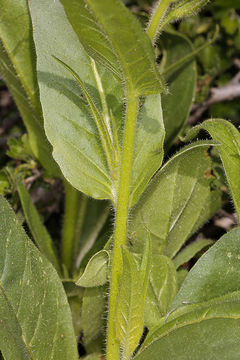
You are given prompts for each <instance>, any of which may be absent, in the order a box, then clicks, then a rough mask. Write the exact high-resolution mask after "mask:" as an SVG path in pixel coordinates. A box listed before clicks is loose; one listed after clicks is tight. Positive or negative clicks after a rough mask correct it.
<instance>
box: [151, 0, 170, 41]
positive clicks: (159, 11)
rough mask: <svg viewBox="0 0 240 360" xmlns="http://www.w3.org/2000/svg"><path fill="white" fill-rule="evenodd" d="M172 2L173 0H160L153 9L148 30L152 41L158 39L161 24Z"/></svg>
mask: <svg viewBox="0 0 240 360" xmlns="http://www.w3.org/2000/svg"><path fill="white" fill-rule="evenodd" d="M171 2H172V0H160V2H158V3H157V6H156V8H155V9H154V11H153V14H152V16H151V18H150V21H149V24H148V27H147V30H146V32H147V34H148V36H149V37H150V39H151V41H152V42H154V41H155V39H156V36H157V34H158V31H159V27H160V26H161V22H162V20H163V17H164V15H165V13H166V10H167V7H168V5H169V4H170V3H171Z"/></svg>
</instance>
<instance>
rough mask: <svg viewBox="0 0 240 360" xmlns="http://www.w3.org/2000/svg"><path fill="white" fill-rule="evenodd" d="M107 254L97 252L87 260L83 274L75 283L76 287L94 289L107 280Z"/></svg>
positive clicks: (103, 251) (104, 251)
mask: <svg viewBox="0 0 240 360" xmlns="http://www.w3.org/2000/svg"><path fill="white" fill-rule="evenodd" d="M108 263H109V253H108V251H106V250H101V251H99V252H97V253H96V254H95V255H93V257H92V258H91V259H90V260H89V262H88V264H87V266H86V268H85V270H84V272H83V274H82V275H81V276H80V278H79V279H78V280H77V281H76V285H78V286H83V287H94V286H101V285H104V284H105V283H106V282H107V280H108V272H107V270H108Z"/></svg>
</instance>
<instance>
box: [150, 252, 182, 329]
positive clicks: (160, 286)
mask: <svg viewBox="0 0 240 360" xmlns="http://www.w3.org/2000/svg"><path fill="white" fill-rule="evenodd" d="M152 259H153V261H152V267H151V272H150V280H149V286H148V292H147V298H146V305H145V316H144V317H145V319H144V323H145V325H146V326H147V328H148V329H150V328H151V327H153V326H154V325H156V324H157V323H158V322H159V320H160V319H161V318H162V316H164V315H166V313H167V310H168V308H169V305H170V304H171V302H172V301H173V299H174V297H175V295H176V291H177V281H176V275H177V274H176V270H175V267H174V265H173V263H172V261H171V260H170V259H169V258H168V257H166V256H164V255H153V257H152Z"/></svg>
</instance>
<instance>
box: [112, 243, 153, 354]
mask: <svg viewBox="0 0 240 360" xmlns="http://www.w3.org/2000/svg"><path fill="white" fill-rule="evenodd" d="M144 290H145V292H146V287H144V286H143V276H142V272H141V271H139V270H138V267H137V263H136V261H135V259H134V257H133V255H132V254H131V253H130V252H129V251H128V250H127V249H126V248H123V273H122V277H121V283H120V289H119V295H118V301H117V308H116V337H117V339H118V340H119V342H120V346H121V349H122V358H123V359H124V360H127V359H129V358H130V356H131V354H132V353H133V351H134V350H135V349H136V347H137V345H138V343H139V340H140V338H141V335H142V333H143V325H144V302H145V296H144Z"/></svg>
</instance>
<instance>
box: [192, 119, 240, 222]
mask: <svg viewBox="0 0 240 360" xmlns="http://www.w3.org/2000/svg"><path fill="white" fill-rule="evenodd" d="M200 129H204V130H206V131H208V132H209V134H210V135H211V137H212V138H213V139H214V140H216V141H218V142H219V143H220V144H222V145H221V146H219V147H218V151H219V154H220V157H221V160H222V163H223V167H224V170H225V173H226V176H227V180H228V184H229V187H230V191H231V194H232V197H233V201H234V205H235V207H236V211H237V214H238V218H239V219H240V196H239V189H240V176H239V173H240V134H239V131H238V130H237V129H236V128H235V126H234V125H232V124H231V123H230V122H228V121H226V120H221V119H213V120H207V121H205V122H204V123H203V124H201V125H199V126H196V127H195V128H193V129H191V130H190V132H189V135H188V136H187V137H188V138H190V137H194V136H195V135H196V134H197V133H198V131H199V130H200Z"/></svg>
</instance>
